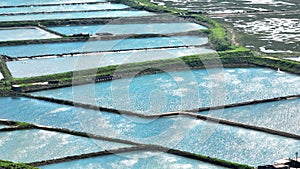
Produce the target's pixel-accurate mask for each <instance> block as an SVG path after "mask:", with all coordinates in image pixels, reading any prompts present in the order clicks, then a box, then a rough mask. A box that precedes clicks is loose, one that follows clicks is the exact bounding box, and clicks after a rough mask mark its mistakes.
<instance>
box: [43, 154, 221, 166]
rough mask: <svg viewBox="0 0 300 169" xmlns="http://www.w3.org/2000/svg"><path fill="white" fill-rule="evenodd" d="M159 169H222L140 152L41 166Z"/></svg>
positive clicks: (164, 155)
mask: <svg viewBox="0 0 300 169" xmlns="http://www.w3.org/2000/svg"><path fill="white" fill-rule="evenodd" d="M158 166H159V168H161V169H222V168H224V167H220V166H215V165H212V164H209V163H205V162H201V161H197V160H193V159H188V158H185V157H180V156H176V155H172V154H167V153H161V152H151V151H141V152H129V153H122V154H115V155H108V156H102V157H95V158H88V159H83V160H76V161H70V162H65V163H59V164H53V165H48V166H42V167H40V168H42V169H56V168H64V169H74V168H76V169H86V168H87V167H88V168H90V169H99V168H103V169H104V168H116V169H117V168H118V169H121V168H122V169H141V168H149V169H150V168H157V167H158Z"/></svg>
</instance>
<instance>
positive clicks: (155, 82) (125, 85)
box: [32, 68, 300, 114]
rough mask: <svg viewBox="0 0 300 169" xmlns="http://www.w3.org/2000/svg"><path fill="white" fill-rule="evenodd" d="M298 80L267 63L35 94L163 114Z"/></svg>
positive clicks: (268, 92)
mask: <svg viewBox="0 0 300 169" xmlns="http://www.w3.org/2000/svg"><path fill="white" fill-rule="evenodd" d="M141 71H143V70H137V72H136V73H139V72H141ZM117 75H118V73H116V76H117ZM299 82H300V77H299V76H296V75H293V74H289V73H285V72H277V71H274V70H271V69H267V68H225V69H199V70H190V71H177V72H168V73H159V74H153V75H146V76H138V77H133V78H127V79H120V80H115V81H111V82H104V83H96V84H87V85H81V86H73V87H66V88H60V89H54V90H47V91H40V92H34V93H32V94H34V95H39V96H46V97H53V98H57V99H65V100H73V101H75V102H81V103H88V104H93V105H99V106H103V107H110V108H115V109H121V110H130V111H134V112H140V113H143V114H160V113H163V112H170V111H178V110H190V109H193V108H199V107H207V106H216V105H224V104H231V103H239V102H245V101H252V100H262V99H268V98H274V97H282V96H287V95H294V94H299V93H300V83H299Z"/></svg>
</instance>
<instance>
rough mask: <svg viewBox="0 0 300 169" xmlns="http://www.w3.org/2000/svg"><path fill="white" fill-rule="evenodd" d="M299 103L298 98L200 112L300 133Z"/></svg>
mask: <svg viewBox="0 0 300 169" xmlns="http://www.w3.org/2000/svg"><path fill="white" fill-rule="evenodd" d="M299 104H300V99H293V100H283V101H276V102H269V103H261V104H256V105H248V106H240V107H234V108H227V109H224V110H211V111H209V112H208V111H207V112H200V114H204V115H208V116H211V117H217V118H222V119H227V120H230V121H236V122H240V123H244V124H250V125H255V126H261V127H267V128H271V129H274V130H279V131H284V132H288V133H294V134H299V135H300V128H299V125H298V123H299V121H300V115H299V111H300V107H299Z"/></svg>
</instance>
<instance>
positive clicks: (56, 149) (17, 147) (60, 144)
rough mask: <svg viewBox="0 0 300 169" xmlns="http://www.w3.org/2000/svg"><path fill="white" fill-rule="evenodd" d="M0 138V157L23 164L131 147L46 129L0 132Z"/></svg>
mask: <svg viewBox="0 0 300 169" xmlns="http://www.w3.org/2000/svg"><path fill="white" fill-rule="evenodd" d="M0 138H1V140H0V145H1V146H0V158H1V159H2V160H9V161H14V162H24V163H28V162H35V161H42V160H50V159H55V158H62V157H66V156H71V155H79V154H86V153H92V152H97V151H103V150H105V149H113V148H119V147H130V146H129V145H124V144H119V143H113V142H112V143H111V142H107V141H99V140H92V139H89V138H83V137H78V136H72V135H68V134H61V133H56V132H49V131H44V130H23V131H12V132H0Z"/></svg>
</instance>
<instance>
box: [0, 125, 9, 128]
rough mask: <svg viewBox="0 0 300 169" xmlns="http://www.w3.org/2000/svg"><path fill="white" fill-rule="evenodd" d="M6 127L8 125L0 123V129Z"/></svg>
mask: <svg viewBox="0 0 300 169" xmlns="http://www.w3.org/2000/svg"><path fill="white" fill-rule="evenodd" d="M6 127H9V126H5V125H0V129H2V128H6Z"/></svg>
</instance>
